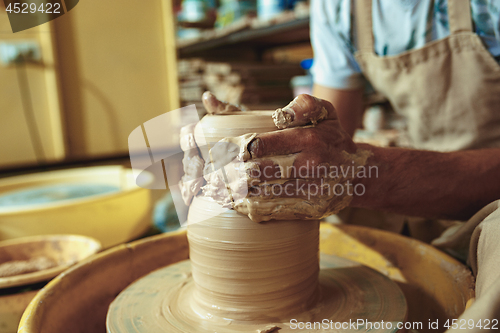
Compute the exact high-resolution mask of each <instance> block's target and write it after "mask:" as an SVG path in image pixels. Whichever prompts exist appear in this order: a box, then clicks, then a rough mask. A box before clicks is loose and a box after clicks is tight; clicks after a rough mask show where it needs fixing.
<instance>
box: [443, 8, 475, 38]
mask: <svg viewBox="0 0 500 333" xmlns="http://www.w3.org/2000/svg"><path fill="white" fill-rule="evenodd" d="M470 11H471V9H470V0H448V22H449V25H450V35H454V34H457V33H460V32H472V31H473V30H472V17H471V12H470Z"/></svg>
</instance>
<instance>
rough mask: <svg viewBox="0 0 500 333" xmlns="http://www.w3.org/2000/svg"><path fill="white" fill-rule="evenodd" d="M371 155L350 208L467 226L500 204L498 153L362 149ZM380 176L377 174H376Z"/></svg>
mask: <svg viewBox="0 0 500 333" xmlns="http://www.w3.org/2000/svg"><path fill="white" fill-rule="evenodd" d="M359 146H360V148H362V149H369V150H370V151H371V152H372V153H373V155H372V156H371V157H370V159H369V160H368V164H367V166H366V167H367V168H369V167H372V172H371V177H366V178H360V179H359V182H360V183H361V184H363V185H364V186H365V189H366V191H365V194H364V195H362V196H358V197H355V198H354V200H353V202H352V204H351V205H352V206H356V207H364V208H374V209H379V210H385V211H391V212H395V213H401V214H407V215H413V216H423V217H429V218H448V219H461V220H465V219H468V218H469V217H471V216H472V215H473V214H474V213H475V212H477V211H478V210H479V209H481V208H482V207H483V206H485V205H486V204H488V203H490V202H492V201H494V200H496V199H499V198H500V149H482V150H473V151H460V152H452V153H438V152H431V151H417V150H409V149H401V148H378V147H374V146H370V145H359ZM375 171H377V173H375Z"/></svg>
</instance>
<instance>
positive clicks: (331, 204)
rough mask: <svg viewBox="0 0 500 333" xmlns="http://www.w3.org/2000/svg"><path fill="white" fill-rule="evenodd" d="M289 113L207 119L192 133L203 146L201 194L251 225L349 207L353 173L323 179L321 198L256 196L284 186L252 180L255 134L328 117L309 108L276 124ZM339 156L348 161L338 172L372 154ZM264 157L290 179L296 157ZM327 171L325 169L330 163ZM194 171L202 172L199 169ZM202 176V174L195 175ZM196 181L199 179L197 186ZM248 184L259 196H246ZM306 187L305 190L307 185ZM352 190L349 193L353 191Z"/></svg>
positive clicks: (238, 114) (360, 163)
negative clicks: (302, 114)
mask: <svg viewBox="0 0 500 333" xmlns="http://www.w3.org/2000/svg"><path fill="white" fill-rule="evenodd" d="M292 103H294V102H292ZM290 110H291V111H293V110H292V109H291V107H290V105H289V106H287V107H285V108H283V109H278V110H276V111H275V112H273V113H272V112H269V111H251V112H230V113H227V114H225V115H211V116H205V117H204V118H203V119H202V120H201V121H200V122H199V123H198V124H197V125H196V127H195V128H194V131H193V135H194V138H195V140H196V144H197V145H198V147H205V148H206V149H200V151H201V154H202V157H203V159H204V160H205V166H204V170H203V175H204V176H203V177H204V179H203V183H204V186H203V187H201V189H202V195H204V196H206V197H210V198H213V199H214V200H216V201H217V202H218V203H219V204H221V205H222V206H223V207H230V208H233V209H235V210H236V211H238V212H240V213H242V214H245V215H247V216H248V217H249V218H250V219H251V220H252V221H254V222H262V221H269V220H272V219H276V218H278V219H318V218H323V217H326V216H329V215H332V214H335V213H337V212H338V211H340V210H341V209H343V208H345V207H347V206H348V205H349V204H350V202H351V201H352V199H353V197H352V195H350V196H349V195H347V193H349V191H348V190H347V187H348V186H349V184H350V183H349V182H352V180H354V179H355V174H353V173H346V174H345V175H344V174H342V175H340V176H339V177H336V178H328V177H325V178H324V179H322V181H321V183H320V186H319V187H318V193H320V194H321V195H308V196H307V198H304V197H300V198H297V197H294V196H290V197H289V196H282V195H281V196H269V195H266V196H264V195H260V193H264V192H266V191H264V190H265V189H266V187H267V188H269V187H271V186H274V185H276V184H281V185H287V184H283V183H279V182H276V181H274V182H273V181H271V182H269V181H267V182H260V181H258V180H256V179H252V178H251V174H252V171H258V166H257V164H256V162H253V161H252V159H251V158H252V156H251V153H250V152H249V150H248V146H249V144H250V143H251V142H252V140H253V139H254V138H255V136H256V135H257V133H262V132H269V131H275V130H277V127H280V128H284V127H288V126H298V125H300V124H302V122H305V121H306V119H309V123H310V122H311V121H312V123H313V124H314V123H315V122H317V121H320V120H322V119H324V118H325V117H326V116H327V111H326V109H325V108H324V107H318V110H312V111H311V115H307V117H305V118H303V119H295V118H293V117H292V118H290V119H289V120H290V122H283V121H278V120H279V119H282V120H283V119H285V118H286V119H288V118H287V117H285V116H284V115H283V114H284V113H287V112H288V113H287V114H290V112H291V111H290ZM280 114H281V115H282V116H280ZM280 124H281V125H280ZM304 124H305V123H304ZM308 126H311V125H308ZM343 154H344V159H345V160H346V161H350V164H348V165H337V166H336V167H337V168H340V169H342V168H345V169H349V168H350V169H353V170H357V169H358V168H359V167H363V166H365V165H366V162H367V159H368V158H369V156H370V152H369V151H366V150H361V149H360V150H358V151H357V152H356V153H354V154H349V153H347V152H343ZM265 159H266V160H268V161H271V162H272V163H273V164H274V165H277V166H278V167H279V169H280V170H281V178H282V179H288V178H290V175H291V169H292V168H291V167H292V166H293V165H294V162H295V159H296V154H290V155H286V156H267V157H265ZM230 161H232V162H230ZM243 162H246V163H243ZM325 167H329V165H326V166H325ZM185 168H186V166H185ZM198 168H200V166H199V165H198ZM200 172H201V170H200V171H199V172H198V173H200ZM200 179H201V178H198V183H199V182H200ZM198 183H197V184H198ZM249 184H251V185H252V186H253V187H254V189H256V190H258V192H259V193H258V194H257V195H255V192H256V191H253V192H252V191H250V193H249V188H248V187H249ZM336 185H340V186H341V187H340V188H341V189H342V194H339V193H340V191H338V190H333V189H334V188H336V187H335V186H336ZM283 187H284V186H283ZM301 188H304V187H303V186H302V187H301ZM305 188H306V189H308V187H307V186H305ZM302 192H303V193H306V192H305V191H302ZM311 192H312V191H309V192H308V193H311ZM350 192H351V193H352V191H350Z"/></svg>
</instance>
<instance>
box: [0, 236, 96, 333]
mask: <svg viewBox="0 0 500 333" xmlns="http://www.w3.org/2000/svg"><path fill="white" fill-rule="evenodd" d="M100 249H101V244H100V243H99V242H98V241H97V240H95V239H93V238H89V237H84V236H75V235H48V236H33V237H23V238H18V239H14V240H8V241H2V242H0V264H2V263H4V262H8V261H12V260H29V259H32V258H38V257H45V258H48V259H50V260H52V261H53V262H54V263H58V265H57V266H55V267H52V268H49V269H45V270H41V271H37V272H32V273H26V274H20V275H15V276H8V277H1V278H0V288H1V289H0V333H14V332H16V331H17V326H18V325H19V320H20V319H21V316H22V314H23V312H24V310H25V309H26V307H27V306H28V304H29V302H30V301H31V300H32V299H33V297H35V295H36V293H37V292H38V289H39V288H40V287H41V286H43V283H41V284H40V283H38V282H42V281H48V280H50V279H52V278H53V277H55V276H56V275H58V274H59V273H61V272H63V271H64V270H65V269H67V268H68V267H69V266H71V265H73V264H76V263H77V262H79V261H81V260H83V259H85V258H88V257H90V256H91V255H93V254H95V253H97V252H99V250H100ZM35 283H38V284H35Z"/></svg>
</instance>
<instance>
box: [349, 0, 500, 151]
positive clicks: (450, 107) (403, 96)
mask: <svg viewBox="0 0 500 333" xmlns="http://www.w3.org/2000/svg"><path fill="white" fill-rule="evenodd" d="M353 3H354V6H355V7H356V9H355V11H356V28H357V36H358V43H357V45H358V52H357V54H356V59H357V61H358V63H359V65H360V67H361V69H362V71H363V74H364V76H365V77H366V78H367V79H368V80H369V81H370V83H371V84H372V85H373V87H374V88H375V89H376V90H377V91H379V92H380V93H382V94H384V95H385V96H386V97H387V98H388V100H389V101H390V102H391V104H392V106H393V107H394V109H395V110H396V112H398V113H400V114H402V115H403V116H405V117H406V119H407V127H408V135H409V137H410V140H411V141H412V144H413V146H414V147H415V148H418V149H428V150H436V151H453V150H462V149H474V148H482V147H495V146H500V66H499V65H498V63H497V62H496V61H495V59H494V58H493V56H492V55H491V54H490V53H489V52H488V50H487V49H486V48H485V47H484V46H483V43H482V41H481V39H480V38H479V36H477V35H476V34H475V33H473V32H472V19H471V13H470V4H469V0H449V1H448V15H449V26H450V35H449V36H448V37H446V38H444V39H440V40H436V41H433V42H431V43H428V44H426V45H425V46H424V47H422V48H420V49H416V50H410V51H407V52H404V53H402V54H399V55H396V56H383V57H381V56H378V55H377V54H375V51H374V40H373V33H372V1H371V0H357V1H354V2H353Z"/></svg>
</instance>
